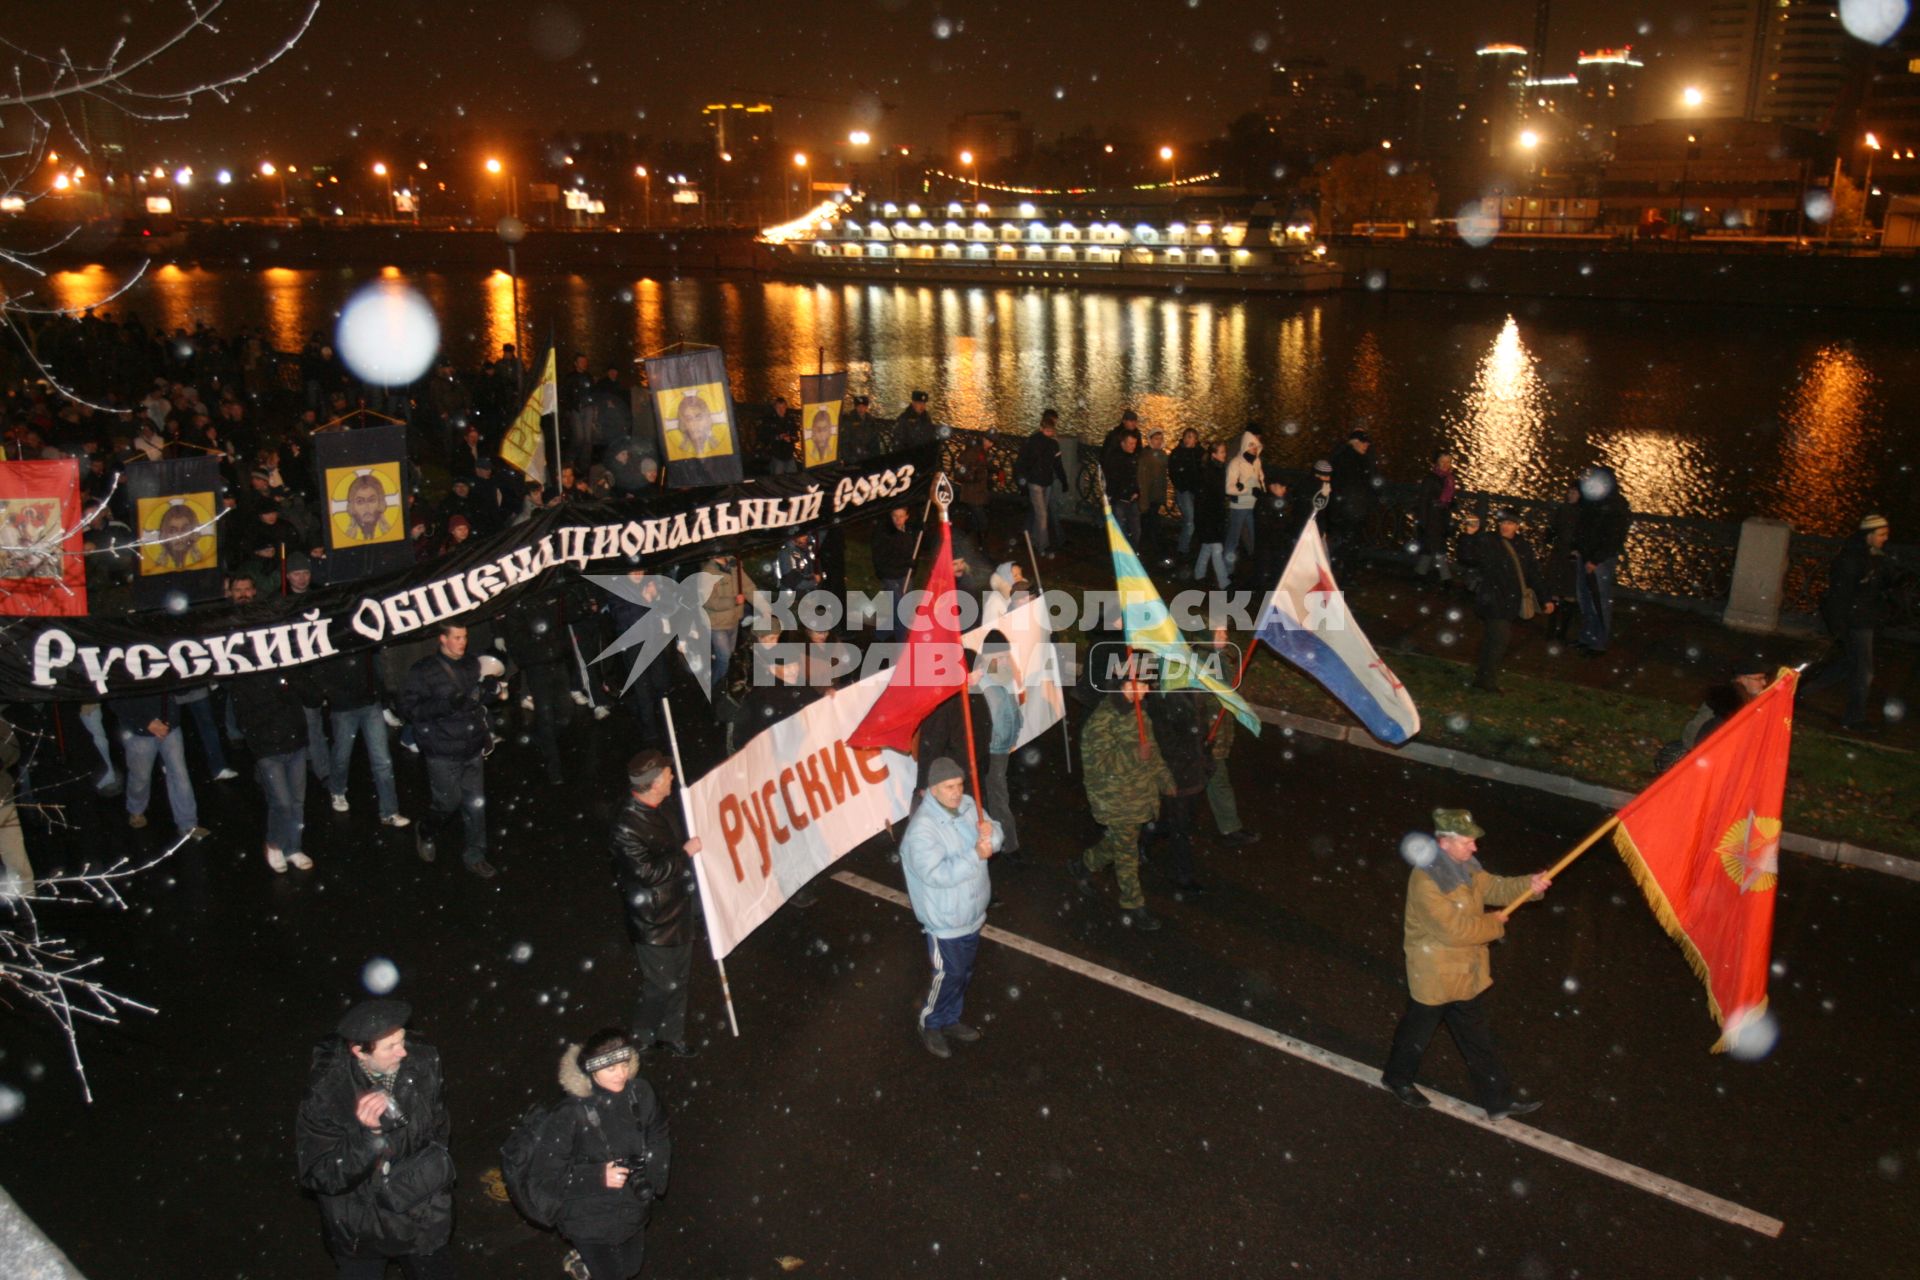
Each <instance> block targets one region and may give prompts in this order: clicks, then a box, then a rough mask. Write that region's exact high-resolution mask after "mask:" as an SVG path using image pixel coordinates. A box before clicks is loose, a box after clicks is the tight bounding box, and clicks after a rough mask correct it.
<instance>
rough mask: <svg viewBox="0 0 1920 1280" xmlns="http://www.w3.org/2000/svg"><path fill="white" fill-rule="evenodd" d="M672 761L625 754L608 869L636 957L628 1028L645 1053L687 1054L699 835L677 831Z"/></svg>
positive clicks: (689, 1052)
mask: <svg viewBox="0 0 1920 1280" xmlns="http://www.w3.org/2000/svg"><path fill="white" fill-rule="evenodd" d="M672 794H673V767H672V763H671V762H670V761H669V760H668V759H667V757H666V756H665V755H664V754H663V753H661V752H659V751H652V750H648V751H642V752H640V753H639V754H638V755H636V756H634V757H633V759H631V760H629V761H627V802H626V803H625V804H624V805H622V806H621V807H620V812H619V814H618V815H617V816H616V817H615V818H614V820H613V861H614V870H615V872H616V873H617V874H618V875H619V877H620V893H621V896H622V897H624V898H625V899H626V904H627V933H628V935H629V936H630V937H631V938H632V939H633V950H634V954H635V956H636V957H638V959H639V961H640V1009H639V1012H638V1014H637V1015H636V1016H635V1020H634V1028H633V1034H634V1037H635V1040H636V1042H637V1043H636V1046H635V1047H636V1048H637V1049H638V1050H639V1051H640V1052H642V1053H645V1052H647V1051H648V1050H649V1049H651V1048H653V1047H654V1046H655V1045H660V1046H662V1047H664V1048H665V1049H666V1050H667V1052H669V1053H671V1054H673V1055H674V1056H675V1057H680V1058H691V1057H692V1056H693V1055H694V1054H695V1053H696V1052H697V1051H696V1050H695V1049H693V1048H692V1047H691V1046H689V1045H688V1044H687V978H688V975H689V974H690V973H691V972H692V968H693V902H692V898H693V893H692V886H693V864H692V862H690V861H689V860H688V859H689V856H690V855H692V854H696V853H698V852H700V842H699V841H698V840H697V839H696V840H688V839H687V838H686V837H684V836H682V835H681V834H680V824H679V823H678V822H677V821H676V820H675V816H676V815H675V813H674V807H673V806H672V805H670V804H668V803H667V800H668V797H669V796H671V795H672Z"/></svg>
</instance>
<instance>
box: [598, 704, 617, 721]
mask: <svg viewBox="0 0 1920 1280" xmlns="http://www.w3.org/2000/svg"><path fill="white" fill-rule="evenodd" d="M612 714H613V708H612V707H595V708H594V709H593V718H594V719H595V720H605V719H606V718H607V717H608V716H610V715H612Z"/></svg>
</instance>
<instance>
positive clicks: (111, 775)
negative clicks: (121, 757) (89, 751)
mask: <svg viewBox="0 0 1920 1280" xmlns="http://www.w3.org/2000/svg"><path fill="white" fill-rule="evenodd" d="M80 723H81V724H82V725H84V726H85V727H86V730H87V736H88V737H89V738H92V739H93V749H94V750H95V751H98V752H99V753H100V761H101V763H102V764H103V765H104V766H105V770H104V772H102V773H101V775H100V776H99V777H98V778H96V779H94V782H95V785H97V786H102V787H111V786H112V785H113V783H114V781H115V780H116V779H117V778H119V776H120V771H119V770H118V769H115V768H114V767H113V748H112V747H111V746H110V745H108V743H107V722H106V720H105V719H104V718H103V717H102V716H101V713H100V704H99V703H97V702H89V703H87V704H86V705H85V706H84V707H81V708H80Z"/></svg>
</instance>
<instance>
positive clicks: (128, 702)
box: [107, 693, 180, 738]
mask: <svg viewBox="0 0 1920 1280" xmlns="http://www.w3.org/2000/svg"><path fill="white" fill-rule="evenodd" d="M107 710H109V711H111V712H113V718H114V719H115V720H118V721H119V722H120V727H121V728H122V729H125V730H126V731H127V732H128V733H130V734H132V735H133V736H134V737H136V738H151V737H152V736H153V735H152V734H151V733H149V732H147V726H148V725H150V724H152V723H153V722H154V721H155V720H158V721H160V722H161V723H162V724H164V725H166V726H167V728H168V729H170V730H175V731H177V730H178V729H179V728H180V711H179V708H178V707H176V706H175V705H174V701H173V695H172V694H166V693H142V694H135V695H134V696H133V697H131V698H114V699H111V700H110V701H109V702H108V703H107Z"/></svg>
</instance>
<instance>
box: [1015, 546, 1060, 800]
mask: <svg viewBox="0 0 1920 1280" xmlns="http://www.w3.org/2000/svg"><path fill="white" fill-rule="evenodd" d="M1020 536H1021V537H1022V538H1025V539H1026V541H1027V563H1028V564H1030V565H1032V566H1033V589H1034V590H1035V591H1038V592H1039V593H1040V599H1041V600H1042V601H1044V600H1045V599H1046V598H1047V584H1046V583H1044V582H1042V581H1041V580H1040V557H1039V556H1037V555H1035V554H1034V553H1033V534H1031V533H1030V532H1028V531H1027V530H1025V529H1022V530H1021V531H1020ZM1047 634H1048V635H1049V636H1051V635H1052V634H1053V632H1052V631H1051V630H1049V631H1048V632H1047ZM1047 652H1048V653H1049V654H1051V655H1052V661H1053V663H1054V665H1055V666H1056V667H1057V666H1058V665H1059V663H1060V649H1059V646H1057V645H1055V644H1054V642H1053V641H1052V640H1048V641H1047ZM1067 720H1068V716H1067V708H1066V681H1065V680H1064V679H1062V680H1061V682H1060V741H1061V743H1062V744H1063V745H1064V746H1065V747H1066V749H1067V772H1068V773H1072V772H1073V730H1072V728H1071V727H1069V725H1068V723H1067Z"/></svg>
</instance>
